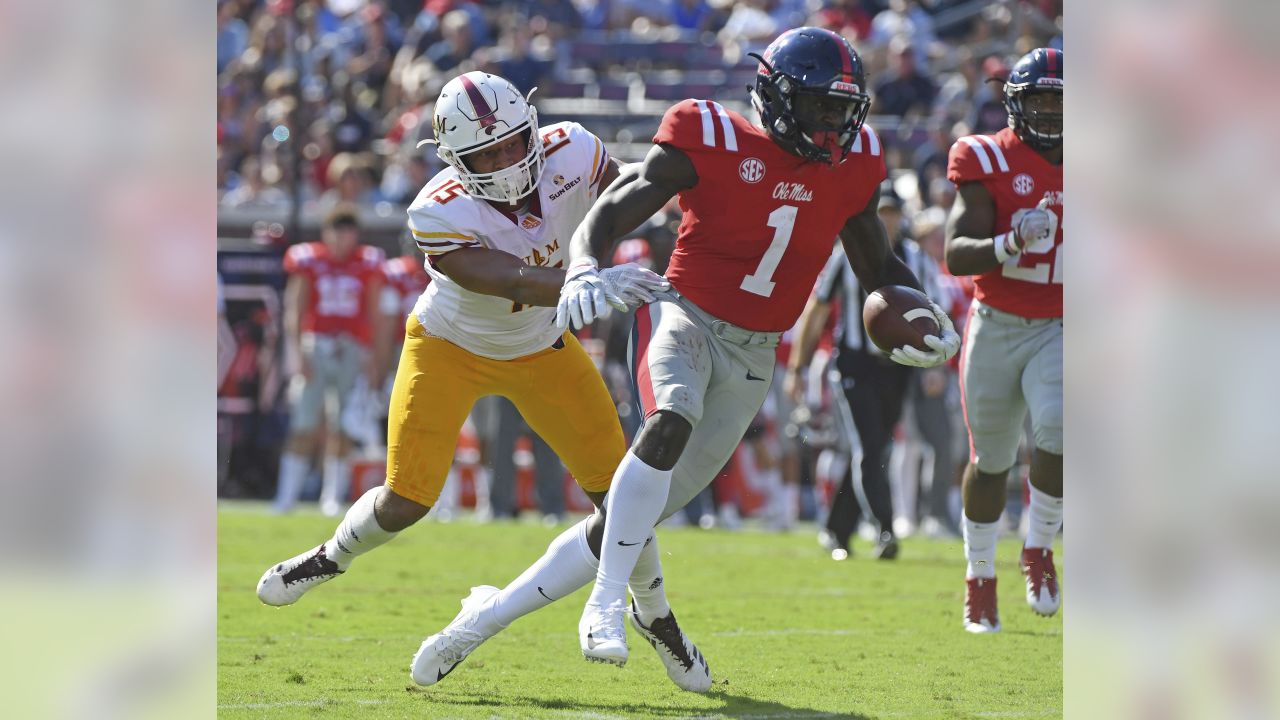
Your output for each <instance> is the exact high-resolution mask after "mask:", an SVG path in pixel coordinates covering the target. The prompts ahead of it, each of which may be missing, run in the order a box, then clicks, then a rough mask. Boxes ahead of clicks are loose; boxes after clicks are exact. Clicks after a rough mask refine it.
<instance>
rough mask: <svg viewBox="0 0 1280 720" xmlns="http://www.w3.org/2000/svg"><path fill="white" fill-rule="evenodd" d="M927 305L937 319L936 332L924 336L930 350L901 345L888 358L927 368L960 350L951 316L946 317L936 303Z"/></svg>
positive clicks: (939, 363)
mask: <svg viewBox="0 0 1280 720" xmlns="http://www.w3.org/2000/svg"><path fill="white" fill-rule="evenodd" d="M929 306H930V309H931V310H933V316H934V318H936V319H937V321H938V334H937V335H925V336H924V344H925V345H928V346H929V347H930V348H932V351H931V352H925V351H923V350H920V349H917V348H914V347H912V346H910V345H903V346H902V347H900V348H894V349H893V352H891V353H889V359H890V360H892V361H894V362H896V363H898V364H899V365H910V366H911V367H919V368H927V367H934V366H935V365H941V364H943V363H945V362H947V361H948V360H950V359H951V358H953V357H955V355H956V353H957V352H959V351H960V336H959V335H958V334H956V326H955V325H954V324H952V322H951V318H949V317H947V313H946V311H944V310H943V309H942V308H940V307H938V303H935V302H930V303H929Z"/></svg>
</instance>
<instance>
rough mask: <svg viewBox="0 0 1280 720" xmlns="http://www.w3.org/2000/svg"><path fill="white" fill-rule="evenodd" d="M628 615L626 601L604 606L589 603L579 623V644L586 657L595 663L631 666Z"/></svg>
mask: <svg viewBox="0 0 1280 720" xmlns="http://www.w3.org/2000/svg"><path fill="white" fill-rule="evenodd" d="M626 613H627V606H626V601H625V600H622V599H619V600H615V601H613V602H611V603H609V604H608V605H607V606H605V607H600V606H599V605H597V604H595V603H591V602H588V603H587V606H586V607H585V608H584V609H583V611H582V619H581V620H580V621H578V644H579V645H580V646H581V647H582V656H583V657H585V658H586V659H587V660H590V661H591V662H605V663H613V664H614V665H617V666H618V667H622V666H623V665H626V664H627V654H628V653H627V630H626V628H625V627H623V625H622V616H623V615H625V614H626Z"/></svg>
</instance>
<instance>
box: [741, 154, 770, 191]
mask: <svg viewBox="0 0 1280 720" xmlns="http://www.w3.org/2000/svg"><path fill="white" fill-rule="evenodd" d="M738 177H740V178H742V181H743V182H747V183H751V184H753V185H754V184H755V183H758V182H760V181H761V180H763V179H764V163H763V162H761V161H760V160H759V159H757V158H753V157H749V158H747V159H746V160H743V161H742V162H741V163H740V164H739V165H738Z"/></svg>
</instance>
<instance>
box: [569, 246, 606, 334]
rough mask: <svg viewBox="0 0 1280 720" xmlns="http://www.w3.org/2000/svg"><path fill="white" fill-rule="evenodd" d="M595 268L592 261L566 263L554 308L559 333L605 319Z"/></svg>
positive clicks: (601, 282)
mask: <svg viewBox="0 0 1280 720" xmlns="http://www.w3.org/2000/svg"><path fill="white" fill-rule="evenodd" d="M598 267H599V266H598V265H597V263H596V259H595V258H593V257H580V258H578V259H577V260H574V261H573V262H572V263H570V265H569V269H568V271H566V272H565V276H564V286H563V287H561V288H560V302H558V303H557V304H556V327H558V328H560V329H561V330H563V329H565V328H567V327H569V323H570V322H572V323H573V327H574V329H575V330H576V329H581V328H583V327H585V326H587V325H590V324H591V323H592V322H594V321H595V319H596V318H606V317H609V303H608V302H607V301H606V299H605V286H604V280H603V279H602V278H601V277H600V271H599V269H598ZM619 302H621V300H619Z"/></svg>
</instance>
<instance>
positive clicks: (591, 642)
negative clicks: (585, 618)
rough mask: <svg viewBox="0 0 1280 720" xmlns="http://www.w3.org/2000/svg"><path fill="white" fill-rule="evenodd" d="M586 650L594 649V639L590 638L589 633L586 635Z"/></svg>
mask: <svg viewBox="0 0 1280 720" xmlns="http://www.w3.org/2000/svg"><path fill="white" fill-rule="evenodd" d="M587 649H588V650H595V649H596V639H595V638H594V637H592V636H591V633H587Z"/></svg>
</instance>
